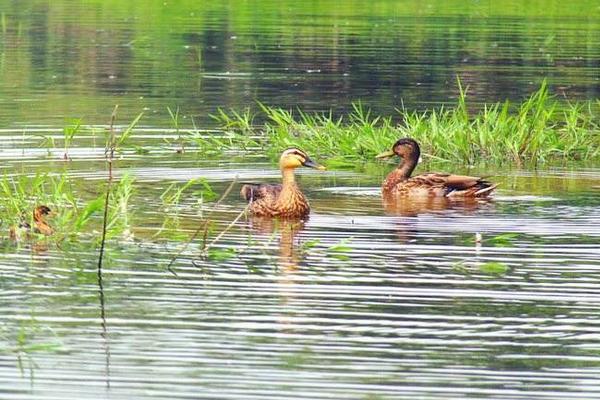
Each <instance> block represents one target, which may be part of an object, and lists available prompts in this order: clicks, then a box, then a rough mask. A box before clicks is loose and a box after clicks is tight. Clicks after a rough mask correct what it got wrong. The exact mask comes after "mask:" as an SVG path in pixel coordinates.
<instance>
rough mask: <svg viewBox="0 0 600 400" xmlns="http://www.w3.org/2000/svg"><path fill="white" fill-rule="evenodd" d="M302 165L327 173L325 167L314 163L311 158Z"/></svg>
mask: <svg viewBox="0 0 600 400" xmlns="http://www.w3.org/2000/svg"><path fill="white" fill-rule="evenodd" d="M302 165H304V166H305V167H309V168H314V169H318V170H319V171H325V170H326V169H327V168H325V167H324V166H322V165H320V164H317V163H316V162H314V161H313V160H311V159H310V158H307V159H306V160H304V162H303V163H302Z"/></svg>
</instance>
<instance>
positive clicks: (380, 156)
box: [375, 150, 394, 160]
mask: <svg viewBox="0 0 600 400" xmlns="http://www.w3.org/2000/svg"><path fill="white" fill-rule="evenodd" d="M393 156H394V152H393V151H392V150H388V151H384V152H383V153H380V154H377V155H376V156H375V158H376V159H378V160H381V159H384V158H390V157H393Z"/></svg>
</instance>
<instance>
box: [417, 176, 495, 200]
mask: <svg viewBox="0 0 600 400" xmlns="http://www.w3.org/2000/svg"><path fill="white" fill-rule="evenodd" d="M413 180H414V181H415V184H417V185H422V186H423V187H430V188H431V189H430V190H434V191H443V193H442V194H443V196H446V197H487V196H488V195H489V194H490V193H491V192H492V191H493V190H494V189H495V188H496V186H498V185H495V184H492V183H491V182H489V181H487V180H486V179H485V178H481V177H478V176H468V175H452V174H441V173H435V172H431V173H427V174H422V175H417V176H415V177H413V178H411V179H410V181H413Z"/></svg>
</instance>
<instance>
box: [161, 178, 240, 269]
mask: <svg viewBox="0 0 600 400" xmlns="http://www.w3.org/2000/svg"><path fill="white" fill-rule="evenodd" d="M236 182H237V176H236V177H235V179H234V180H233V181H232V182H231V183H230V184H229V186H228V187H227V189H225V191H224V192H223V194H222V195H221V197H220V198H219V200H217V202H216V203H215V204H214V205H213V207H212V209H211V210H210V211H209V213H208V217H210V216H211V215H212V213H213V212H214V211H215V209H216V208H217V207H218V206H219V205H220V204H221V202H222V201H223V200H225V198H226V197H227V196H228V195H229V193H230V192H231V190H232V189H233V186H234V185H235V184H236ZM243 212H246V209H244V211H243ZM208 217H207V219H206V221H205V222H204V225H203V226H202V227H200V228H198V229H196V231H195V232H194V233H193V234H192V236H190V238H189V239H188V241H187V242H185V244H184V245H183V247H182V248H181V249H179V251H178V252H177V253H176V254H175V255H174V256H173V258H171V260H170V261H169V264H167V270H168V271H169V272H170V273H172V274H173V275H175V276H177V273H176V272H175V271H174V270H173V269H172V268H171V267H172V266H173V263H174V262H175V261H176V260H177V259H178V258H179V256H180V255H181V253H183V252H184V251H185V249H187V247H188V246H189V245H190V243H192V242H193V241H194V239H196V237H198V234H200V232H204V235H203V236H204V240H203V243H204V244H203V247H202V250H203V251H204V249H205V248H206V245H205V243H206V236H207V234H208V224H209V222H210V219H209V218H208ZM238 219H239V216H238V218H236V221H237V220H238Z"/></svg>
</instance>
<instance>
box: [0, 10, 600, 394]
mask: <svg viewBox="0 0 600 400" xmlns="http://www.w3.org/2000/svg"><path fill="white" fill-rule="evenodd" d="M578 4H580V5H579V6H577V7H574V6H573V7H572V6H569V7H568V9H564V7H562V6H561V3H558V2H552V1H550V2H548V1H545V2H544V1H543V2H537V3H534V4H530V5H521V4H520V3H518V2H504V3H503V4H502V5H499V6H498V5H494V4H492V3H487V2H472V3H471V2H468V3H466V4H464V3H463V2H461V3H458V2H444V3H443V4H438V3H436V2H426V3H423V4H422V5H419V6H414V5H412V3H409V2H386V1H376V2H371V3H370V4H369V5H368V6H367V5H364V4H363V3H358V2H346V3H344V4H343V5H337V4H335V6H334V4H333V3H330V2H312V3H307V4H305V5H281V4H279V3H276V2H261V3H256V2H238V1H232V2H228V3H223V4H220V5H214V4H209V5H202V6H200V5H198V4H197V2H192V1H180V2H177V3H173V4H171V3H170V2H162V1H160V2H149V3H148V2H141V1H132V2H128V3H123V4H122V3H121V2H111V1H106V2H97V3H96V2H94V3H88V4H71V3H70V2H62V1H56V2H54V1H53V2H52V3H45V2H38V1H25V2H12V3H8V2H5V3H2V4H1V5H2V9H1V11H2V12H3V13H4V16H5V17H4V19H3V20H4V21H5V22H4V24H3V26H5V27H6V28H4V29H3V36H2V40H1V41H0V45H1V46H3V47H2V48H1V52H2V60H1V63H0V103H1V107H0V121H1V122H0V123H1V124H2V126H3V130H2V131H1V132H0V135H1V136H2V141H1V145H0V159H1V160H2V172H3V173H4V174H6V175H9V176H14V177H23V176H26V175H32V174H34V173H36V172H38V173H44V172H50V173H51V174H52V175H60V174H66V175H67V176H68V177H69V182H70V184H71V185H72V187H73V192H74V193H75V194H76V196H77V199H79V201H80V204H79V206H81V205H82V204H81V201H89V200H91V199H93V198H95V197H96V196H97V195H99V194H101V191H102V185H101V184H102V183H103V182H104V179H105V177H106V172H105V164H104V158H103V157H104V149H103V138H102V133H101V130H97V131H96V134H95V135H94V136H91V135H89V133H86V135H85V136H83V135H82V136H80V137H78V138H77V139H76V141H75V144H74V148H73V149H71V150H70V151H69V154H70V156H71V158H72V161H69V162H66V161H64V160H62V154H63V150H62V149H61V147H60V146H61V143H62V142H61V141H60V136H61V134H60V131H61V129H62V126H63V125H64V122H65V118H72V117H76V118H79V117H82V118H83V119H84V122H86V123H89V124H100V123H107V122H108V120H109V119H110V113H111V111H112V107H113V105H114V104H115V103H119V104H120V114H119V120H120V121H123V122H122V123H125V121H129V120H131V118H133V116H135V115H137V113H138V112H140V111H142V109H144V108H145V116H144V119H143V120H142V124H143V125H144V127H143V128H142V129H137V130H136V131H135V135H134V137H133V139H132V143H133V144H136V145H138V146H142V147H144V148H145V149H147V150H149V153H148V154H138V153H136V152H134V151H132V150H131V149H128V150H127V151H126V152H125V153H124V154H123V156H122V158H121V159H120V160H119V161H118V162H117V164H116V172H115V174H116V176H117V177H122V176H124V174H125V173H129V174H130V175H132V176H134V177H135V178H136V181H135V183H134V185H133V188H134V194H133V196H132V197H131V199H130V200H129V205H128V210H129V211H128V214H127V215H128V222H127V224H128V231H129V234H127V235H120V236H118V237H116V238H113V239H112V240H110V241H109V244H108V248H107V254H106V260H105V265H104V269H103V271H102V275H101V279H100V277H99V276H98V270H97V259H98V249H97V247H96V246H94V245H93V244H92V243H93V242H94V240H96V239H97V236H98V229H99V215H97V214H96V215H95V216H94V217H93V221H92V222H91V223H90V225H89V226H87V227H86V228H85V229H84V232H83V233H82V235H81V236H80V239H79V240H78V241H71V240H63V241H59V242H57V240H58V238H54V239H53V240H36V241H24V242H21V243H14V242H12V241H10V240H8V239H7V238H6V236H7V230H8V226H7V222H6V221H3V222H2V225H1V228H0V229H2V232H3V233H2V235H3V236H4V239H3V240H2V241H1V242H0V243H1V247H2V251H1V252H0V287H1V289H2V290H0V315H1V316H2V318H1V320H0V321H1V322H0V397H2V398H7V399H97V398H110V399H131V398H177V399H187V398H194V399H197V398H206V399H264V398H282V399H283V398H285V399H291V398H294V399H331V398H341V399H365V400H366V399H369V400H374V399H408V398H415V397H416V398H420V399H463V398H473V399H484V398H485V399H565V398H581V399H591V398H598V397H600V379H599V378H598V376H600V344H599V343H600V340H599V339H600V335H599V333H598V332H599V329H600V324H599V322H598V321H599V320H598V317H599V315H598V304H599V302H600V278H598V276H600V275H599V272H600V261H599V260H600V250H599V249H598V243H599V242H600V211H599V210H600V197H599V196H598V194H599V192H600V169H599V168H598V165H597V164H594V163H591V164H581V163H572V164H561V165H553V166H544V167H542V168H539V169H536V170H528V169H511V168H503V169H498V168H497V167H495V166H493V165H488V166H485V165H484V166H478V167H477V168H473V169H470V168H466V167H463V166H460V165H428V166H424V167H423V168H422V170H425V168H433V169H446V170H449V171H452V172H457V173H470V174H481V175H493V177H492V178H491V179H492V180H493V181H494V182H498V183H500V186H499V190H498V193H497V195H496V196H495V198H494V200H493V201H491V202H485V203H476V204H456V205H454V206H452V207H444V208H440V207H435V206H432V205H419V204H416V205H415V204H412V205H411V206H409V207H386V205H384V204H382V202H381V199H380V197H379V190H378V187H379V184H380V182H381V180H382V178H383V176H384V175H385V173H386V172H387V171H388V170H389V168H390V167H391V166H389V165H388V166H380V167H369V168H368V169H367V171H327V172H318V171H313V170H301V171H298V175H299V180H300V183H301V185H302V187H303V188H304V189H305V192H306V194H307V196H308V197H309V198H310V201H311V205H312V210H313V212H312V214H311V216H310V219H309V220H308V221H306V222H304V223H298V222H295V223H290V222H284V221H279V222H278V221H271V220H264V219H253V218H245V217H242V218H241V219H239V220H238V221H237V222H236V223H234V224H233V225H231V226H230V224H231V222H232V221H234V220H235V219H236V217H238V215H239V213H240V211H242V210H243V208H244V203H243V202H242V200H241V199H239V198H238V196H237V191H238V188H239V186H238V185H239V184H236V186H235V187H234V189H233V190H232V192H231V194H230V195H229V196H228V197H226V198H225V199H224V200H223V201H222V202H221V203H220V204H219V205H217V206H215V201H214V199H212V200H211V199H209V198H208V199H206V200H205V201H201V200H200V199H201V196H200V194H199V190H200V189H201V188H202V187H201V185H200V184H196V185H194V186H193V187H192V188H190V189H189V190H187V191H185V192H184V194H183V195H182V197H181V200H180V202H179V203H178V204H173V205H170V206H168V207H166V206H165V205H164V204H163V202H162V200H161V199H160V195H161V194H162V193H163V192H164V190H165V189H166V188H167V187H168V186H169V185H171V184H172V183H178V184H184V183H185V182H187V181H188V180H189V179H192V178H197V177H203V178H205V179H206V181H207V182H208V183H209V184H210V186H211V187H212V189H213V190H214V191H215V192H216V193H217V194H218V195H219V194H221V193H223V192H225V191H226V190H227V188H228V187H229V185H230V184H231V182H233V181H235V180H236V179H237V180H239V181H245V180H256V181H276V180H277V179H278V176H279V172H278V171H277V170H276V166H275V164H274V163H272V162H270V161H269V160H267V159H266V158H264V157H262V156H261V155H260V154H248V153H242V154H235V155H231V154H227V155H225V156H223V157H220V158H217V159H211V158H208V157H206V156H205V155H202V154H197V152H195V151H194V149H193V148H191V149H189V150H188V151H187V152H186V153H185V154H177V153H175V151H174V146H172V145H168V144H167V143H166V141H165V140H171V141H172V140H174V139H176V137H177V136H176V134H175V132H173V131H171V130H168V129H166V128H167V127H171V122H170V119H169V116H168V113H167V111H166V106H171V107H176V106H180V107H181V109H182V113H183V114H184V115H185V116H186V117H187V118H185V119H183V123H184V125H185V126H186V127H189V126H191V122H190V120H191V117H192V116H194V119H195V120H196V123H197V124H198V125H199V126H200V127H211V122H210V119H209V118H208V117H207V113H209V112H214V110H215V109H216V107H217V106H222V107H230V106H231V107H243V106H247V105H248V106H250V105H253V104H254V103H253V102H254V100H255V99H259V100H261V101H264V102H266V103H269V104H273V105H278V106H289V105H294V106H295V105H300V106H302V107H304V108H307V109H315V110H317V109H318V110H321V109H329V108H330V107H333V108H334V109H335V110H337V111H339V112H342V111H343V110H345V109H347V108H348V107H349V104H350V102H351V101H352V100H356V99H358V98H361V99H364V100H365V102H367V101H368V104H370V105H371V106H372V107H373V108H374V109H376V110H378V111H381V112H393V111H392V110H393V108H394V107H396V106H399V105H400V104H401V102H400V99H401V98H402V99H403V101H404V104H405V105H407V106H408V107H415V108H420V107H423V108H425V107H428V106H430V105H431V104H442V103H448V102H452V101H453V98H454V97H455V96H456V86H455V83H454V76H455V75H456V74H457V73H458V74H459V75H460V77H461V79H462V80H463V82H465V83H468V84H469V85H470V86H471V88H472V91H471V93H472V95H473V97H474V100H475V101H476V102H481V101H487V100H490V99H492V100H502V99H504V98H511V99H519V98H521V97H523V96H524V95H526V93H528V92H529V91H530V89H531V88H532V87H535V86H536V85H537V84H538V83H539V81H540V79H541V78H542V77H543V76H547V77H548V78H549V80H550V83H551V86H552V88H553V91H554V93H556V94H559V95H561V96H562V95H564V96H566V97H567V98H569V99H593V98H595V97H598V83H597V79H598V76H599V74H598V69H599V65H598V61H597V60H598V59H600V58H599V57H598V56H599V55H600V54H599V53H600V42H599V38H600V35H598V30H599V25H598V19H597V15H598V12H600V11H599V10H598V6H597V4H596V3H595V2H580V3H578ZM540 44H542V45H543V50H540ZM213 46H214V48H213ZM399 49H400V50H399ZM493 49H495V50H493ZM200 53H201V56H199V55H198V54H200ZM334 56H335V57H334ZM332 59H333V60H334V61H335V62H334V63H333V64H331V60H332ZM65 60H68V62H66V61H65ZM529 82H532V84H530V83H529ZM418 83H420V84H418ZM40 135H52V136H53V137H55V140H56V143H57V146H56V148H52V149H50V150H48V149H47V148H46V146H41V147H40V143H41V138H40ZM3 196H4V197H6V196H5V195H3ZM61 201H64V200H61ZM61 204H64V203H61ZM2 206H3V207H4V208H6V207H8V206H7V201H5V202H3V204H2ZM55 208H56V207H55ZM69 209H71V208H70V207H69V206H66V205H63V207H62V209H61V207H59V210H58V211H59V216H57V217H55V219H51V223H52V224H54V225H55V226H57V227H58V226H59V225H60V218H61V217H60V215H62V214H60V212H63V213H64V212H65V210H69ZM206 220H210V221H212V222H211V224H210V229H209V230H208V233H207V239H206V242H211V241H212V240H214V239H215V237H216V236H217V235H218V234H219V233H220V232H225V233H224V234H223V236H222V237H220V239H219V240H218V241H216V242H215V243H214V244H213V245H212V247H211V251H210V252H209V254H208V257H203V256H202V255H201V254H202V247H203V239H202V237H203V234H202V232H203V231H204V224H205V222H206ZM197 231H198V232H200V234H199V235H198V237H197V238H196V240H194V241H192V243H190V244H189V245H187V246H186V242H187V241H188V239H189V237H190V235H193V234H194V233H195V232H197ZM477 234H481V236H482V242H481V243H477V241H476V235H477ZM178 254H179V256H178V257H176V258H175V259H174V257H175V256H176V255H178ZM171 261H173V263H172V272H170V271H169V270H168V269H167V265H168V264H169V262H171Z"/></svg>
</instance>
